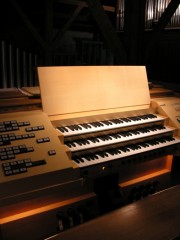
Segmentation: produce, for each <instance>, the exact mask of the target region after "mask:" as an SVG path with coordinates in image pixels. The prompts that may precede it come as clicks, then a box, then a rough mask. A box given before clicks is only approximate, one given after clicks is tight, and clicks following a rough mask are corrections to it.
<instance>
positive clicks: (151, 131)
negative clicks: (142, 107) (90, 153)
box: [65, 126, 173, 152]
mask: <svg viewBox="0 0 180 240" xmlns="http://www.w3.org/2000/svg"><path fill="white" fill-rule="evenodd" d="M172 131H173V130H172V129H171V128H168V127H165V126H152V127H146V128H138V129H135V130H131V131H123V132H122V131H121V132H116V133H112V134H106V135H105V134H104V135H99V136H95V137H88V138H81V139H77V140H73V141H66V140H65V144H66V145H67V146H68V147H69V148H70V150H71V151H72V152H75V151H80V150H86V149H90V148H95V147H101V146H106V145H110V144H116V143H121V142H125V141H132V140H136V139H140V138H143V137H150V136H155V135H157V134H165V133H171V132H172Z"/></svg>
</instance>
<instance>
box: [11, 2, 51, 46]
mask: <svg viewBox="0 0 180 240" xmlns="http://www.w3.org/2000/svg"><path fill="white" fill-rule="evenodd" d="M9 3H10V4H11V6H12V7H13V8H14V10H15V11H16V13H17V14H18V15H19V17H20V18H21V20H22V21H23V23H24V24H25V26H26V27H27V28H28V29H29V31H30V33H31V34H32V36H33V37H34V38H35V40H36V41H37V42H38V43H39V45H40V47H41V48H42V49H43V50H46V49H47V47H48V44H47V43H46V41H45V40H44V39H43V38H42V37H41V35H40V34H39V32H38V31H37V29H36V28H35V27H34V26H33V24H32V23H31V22H30V20H29V18H28V17H27V16H26V14H25V13H24V12H23V10H22V9H21V8H20V6H19V5H18V4H17V2H16V0H9Z"/></svg>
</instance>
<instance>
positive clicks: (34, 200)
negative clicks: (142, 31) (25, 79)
mask: <svg viewBox="0 0 180 240" xmlns="http://www.w3.org/2000/svg"><path fill="white" fill-rule="evenodd" d="M38 76H39V84H40V90H41V99H42V106H43V110H42V111H41V110H37V111H36V110H34V111H26V112H16V113H6V114H1V116H0V164H1V170H0V236H1V238H2V239H3V240H4V239H5V240H9V239H13V240H15V239H22V238H23V237H24V236H26V239H27V240H28V239H45V238H48V237H50V236H52V235H54V234H56V233H58V232H61V231H65V230H66V229H69V228H71V227H73V226H75V225H78V224H82V223H83V222H85V221H88V220H90V219H92V218H96V217H98V216H99V215H102V214H104V213H106V212H108V211H111V210H113V209H116V208H118V207H121V206H122V205H125V204H128V203H130V202H132V201H136V200H138V199H141V198H143V197H146V196H148V195H150V194H153V193H155V192H157V191H159V190H162V189H165V188H168V187H170V186H171V185H172V183H171V167H172V162H173V156H175V155H178V154H179V146H180V138H179V136H180V132H179V131H180V128H179V124H180V120H179V119H180V118H179V117H180V116H178V111H179V110H178V109H179V108H180V103H179V99H177V98H172V99H170V100H169V99H165V100H164V99H161V100H160V101H156V100H153V101H151V100H150V95H149V88H148V81H147V76H146V70H145V67H144V66H81V67H80V66H76V67H39V68H38Z"/></svg>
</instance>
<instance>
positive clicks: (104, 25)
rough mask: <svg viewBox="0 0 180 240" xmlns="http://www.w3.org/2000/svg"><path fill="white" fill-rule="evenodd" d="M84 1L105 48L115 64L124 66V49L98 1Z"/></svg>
mask: <svg viewBox="0 0 180 240" xmlns="http://www.w3.org/2000/svg"><path fill="white" fill-rule="evenodd" d="M85 1H86V3H87V5H88V7H89V10H90V12H91V14H92V16H93V18H94V20H95V22H96V24H97V26H98V28H99V31H100V32H101V34H102V36H103V37H104V41H105V44H106V46H107V48H108V49H110V50H111V52H112V53H113V55H114V57H115V62H116V63H117V64H125V63H126V58H127V57H126V52H125V48H124V46H123V44H122V42H121V41H120V39H119V37H118V35H117V33H116V32H115V30H114V27H113V26H112V23H111V21H110V19H109V17H108V16H107V14H106V13H105V11H104V9H103V6H102V4H101V3H100V1H99V0H85Z"/></svg>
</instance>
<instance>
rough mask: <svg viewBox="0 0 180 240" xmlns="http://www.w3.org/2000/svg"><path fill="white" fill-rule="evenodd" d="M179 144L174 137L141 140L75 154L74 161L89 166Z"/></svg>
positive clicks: (82, 165) (81, 165)
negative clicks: (78, 154)
mask: <svg viewBox="0 0 180 240" xmlns="http://www.w3.org/2000/svg"><path fill="white" fill-rule="evenodd" d="M177 144H180V140H179V139H176V138H173V137H161V138H157V139H154V140H149V141H143V142H139V143H137V144H130V145H127V146H122V147H117V148H115V147H114V148H110V149H106V150H104V151H103V150H102V151H97V152H92V153H91V154H90V153H88V154H84V155H81V156H76V157H75V156H74V157H73V161H74V162H75V163H76V164H78V166H79V167H87V166H90V165H95V164H99V163H104V162H108V161H112V160H117V159H122V158H125V157H129V156H134V155H136V154H142V153H144V152H148V151H152V150H155V149H160V148H164V147H168V146H172V145H177Z"/></svg>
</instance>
